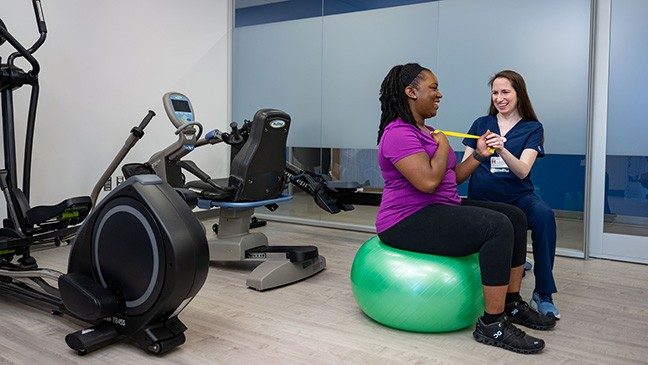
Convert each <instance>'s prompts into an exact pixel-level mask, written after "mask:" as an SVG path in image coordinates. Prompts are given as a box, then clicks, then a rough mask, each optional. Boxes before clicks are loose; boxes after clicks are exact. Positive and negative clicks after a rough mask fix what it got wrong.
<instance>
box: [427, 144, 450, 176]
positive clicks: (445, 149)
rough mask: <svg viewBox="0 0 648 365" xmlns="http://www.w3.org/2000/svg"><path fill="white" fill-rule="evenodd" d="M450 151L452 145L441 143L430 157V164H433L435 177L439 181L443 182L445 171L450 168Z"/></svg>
mask: <svg viewBox="0 0 648 365" xmlns="http://www.w3.org/2000/svg"><path fill="white" fill-rule="evenodd" d="M449 153H450V146H448V145H441V146H439V148H438V149H437V150H436V152H435V153H434V155H433V156H432V158H431V159H430V166H432V174H433V179H434V181H435V182H437V183H441V181H442V180H443V177H444V176H445V172H446V170H447V168H448V154H449Z"/></svg>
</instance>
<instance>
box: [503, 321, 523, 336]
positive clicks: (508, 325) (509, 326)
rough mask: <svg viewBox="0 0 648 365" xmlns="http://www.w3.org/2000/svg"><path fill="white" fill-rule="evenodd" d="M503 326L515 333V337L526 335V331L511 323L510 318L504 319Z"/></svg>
mask: <svg viewBox="0 0 648 365" xmlns="http://www.w3.org/2000/svg"><path fill="white" fill-rule="evenodd" d="M503 327H504V329H505V330H507V331H511V332H512V333H513V336H515V337H520V338H522V337H524V336H526V332H524V331H522V330H521V329H519V328H517V327H515V326H514V325H513V323H511V321H509V320H506V321H504V325H503Z"/></svg>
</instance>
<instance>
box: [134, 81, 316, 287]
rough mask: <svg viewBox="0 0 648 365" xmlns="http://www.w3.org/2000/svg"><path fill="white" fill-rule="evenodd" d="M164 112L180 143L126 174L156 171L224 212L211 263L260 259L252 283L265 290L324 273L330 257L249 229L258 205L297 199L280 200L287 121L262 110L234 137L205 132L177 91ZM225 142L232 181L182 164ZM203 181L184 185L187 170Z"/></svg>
mask: <svg viewBox="0 0 648 365" xmlns="http://www.w3.org/2000/svg"><path fill="white" fill-rule="evenodd" d="M163 104H164V109H165V111H166V114H167V116H168V117H169V120H170V121H171V123H172V124H173V125H174V126H175V127H176V134H177V135H178V136H179V137H178V141H176V142H175V143H173V144H172V145H170V146H168V147H167V148H165V149H164V150H162V151H160V152H158V153H155V154H154V155H153V156H152V157H151V158H150V159H149V161H148V162H147V163H144V164H131V165H130V166H125V167H124V168H123V169H122V170H123V172H124V175H125V176H129V175H132V174H136V173H156V174H158V175H159V176H161V177H162V178H163V179H165V180H166V181H167V182H169V183H170V184H171V185H172V186H177V187H185V188H190V189H192V190H194V191H196V192H197V193H198V196H199V199H198V206H199V207H201V208H203V209H210V208H212V207H219V208H220V209H219V228H218V233H217V238H216V239H213V240H210V242H209V252H210V260H211V261H261V264H260V265H258V266H257V267H256V268H255V269H254V270H253V271H252V272H251V273H250V274H249V276H248V278H247V286H248V287H251V288H253V289H256V290H266V289H271V288H275V287H279V286H284V285H287V284H290V283H293V282H296V281H299V280H302V279H305V278H308V277H310V276H312V275H315V274H316V273H318V272H320V271H322V270H323V269H324V268H325V267H326V259H325V258H324V257H323V256H320V255H319V252H318V249H317V247H316V246H274V245H269V244H268V238H267V237H266V236H265V235H264V234H263V233H260V232H253V233H251V232H250V225H249V223H250V220H251V217H252V214H253V213H254V210H255V208H257V207H262V206H265V207H267V208H268V209H270V210H275V209H277V208H278V204H279V203H281V202H285V201H288V200H290V199H291V198H292V197H290V196H283V195H281V194H282V192H283V190H284V189H285V185H286V182H287V180H286V175H285V173H284V169H285V167H286V157H285V151H286V140H287V136H288V130H289V127H290V116H288V114H286V113H284V112H282V111H280V110H275V109H262V110H259V111H258V112H257V113H256V115H255V116H254V119H253V120H252V121H251V122H246V123H245V124H244V125H243V127H242V128H241V129H238V128H236V127H234V128H233V131H232V132H231V133H221V132H220V131H218V130H214V131H211V132H209V133H206V135H205V137H204V138H202V139H201V138H200V136H201V134H202V130H203V128H202V125H201V124H200V123H199V122H197V121H196V118H195V115H194V111H193V107H192V105H191V101H190V100H189V98H187V97H186V96H185V95H182V94H180V93H176V92H170V93H166V94H165V95H164V96H163ZM220 142H226V143H228V144H230V145H232V146H233V152H232V153H233V154H234V157H233V159H232V164H231V168H230V176H229V178H228V179H225V180H224V181H223V180H215V179H212V178H211V177H209V175H208V174H206V173H205V172H204V171H202V170H201V169H200V168H199V167H198V166H197V165H196V164H195V163H194V162H193V161H189V160H182V159H181V158H182V157H184V156H186V155H187V154H188V153H189V152H191V151H192V150H194V148H196V147H199V146H204V145H207V144H216V143H220ZM183 169H184V170H186V171H189V172H190V173H192V174H193V175H196V176H197V177H199V178H200V179H201V180H200V181H191V182H185V178H184V176H183V174H182V170H183Z"/></svg>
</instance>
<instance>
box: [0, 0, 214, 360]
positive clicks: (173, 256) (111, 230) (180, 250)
mask: <svg viewBox="0 0 648 365" xmlns="http://www.w3.org/2000/svg"><path fill="white" fill-rule="evenodd" d="M32 2H33V6H34V12H35V14H36V19H37V23H38V27H39V31H40V33H41V37H40V38H39V41H37V42H36V43H35V45H34V46H32V47H31V48H30V49H29V50H27V49H25V48H24V47H23V46H22V45H21V44H20V43H19V42H18V41H17V40H16V39H15V38H14V37H13V36H12V35H11V34H10V33H9V32H8V31H7V30H6V27H5V26H4V23H3V22H2V21H1V20H0V41H1V40H2V39H6V40H7V41H8V42H9V43H10V44H11V45H12V46H13V47H14V48H15V49H16V51H17V52H16V53H13V54H12V55H11V56H10V57H9V60H8V63H7V64H0V81H1V83H0V90H1V92H2V121H3V127H4V128H3V137H4V142H5V168H4V169H2V170H0V182H1V183H2V191H3V193H4V196H5V198H6V200H7V209H8V217H9V219H8V222H5V223H6V224H9V225H10V226H9V227H5V228H3V229H2V230H1V231H0V292H2V293H4V294H8V295H12V296H14V297H16V298H18V299H20V300H24V301H27V302H29V303H30V304H33V305H35V306H39V307H45V308H48V309H50V310H52V312H53V313H55V314H68V315H70V316H73V317H75V318H78V319H80V320H82V321H85V322H88V323H90V324H92V326H91V327H89V328H86V329H83V330H80V331H77V332H74V333H71V334H69V335H67V336H66V338H65V340H66V343H67V344H68V346H70V347H71V348H72V349H73V350H75V351H76V352H77V353H78V354H80V355H83V354H86V353H88V352H90V351H93V350H95V349H98V348H100V347H103V346H105V345H108V344H110V343H112V342H113V341H116V340H118V339H120V338H125V339H128V340H130V341H133V342H135V343H136V344H137V345H139V346H140V347H141V348H143V349H144V350H146V351H148V352H151V353H155V354H161V353H164V352H167V351H169V350H171V349H173V348H175V347H177V346H179V345H181V344H182V343H184V342H185V335H184V331H185V330H186V327H185V326H184V324H183V323H182V322H181V321H180V320H179V319H178V314H179V313H180V312H181V311H182V310H183V309H184V308H185V307H186V305H187V304H188V303H189V302H190V301H191V299H193V297H194V296H195V295H196V293H197V292H198V290H199V289H200V288H201V287H202V285H203V283H204V281H205V279H206V276H207V270H208V267H209V253H208V248H207V241H206V238H205V231H204V228H203V227H202V225H201V224H200V222H199V221H198V220H197V219H196V218H195V217H194V215H193V214H192V212H191V209H190V208H189V205H188V204H187V201H185V200H184V199H182V198H181V196H180V195H179V194H178V193H177V192H176V191H175V190H174V189H173V188H171V187H170V186H169V185H168V184H166V183H164V182H162V181H161V180H160V179H159V178H158V177H156V176H136V177H132V178H130V179H128V180H126V181H125V182H124V183H122V184H120V185H119V186H118V187H117V188H116V189H115V190H113V191H112V192H111V193H110V194H108V195H107V196H106V197H105V198H104V199H103V200H102V201H101V202H100V203H99V204H97V205H96V207H95V208H94V209H93V210H92V213H91V214H90V215H89V216H88V217H87V218H86V219H85V222H84V223H83V225H82V226H81V227H80V228H79V230H78V234H77V235H76V238H75V239H74V241H73V243H72V247H71V250H70V258H69V263H68V272H67V274H63V273H61V272H58V271H55V270H51V269H43V268H38V265H37V264H36V260H35V259H34V258H33V257H31V256H30V255H29V252H30V245H31V244H32V243H35V242H37V241H40V239H41V238H42V237H44V235H40V233H34V232H33V231H31V230H25V229H24V227H23V226H22V225H21V224H20V223H21V222H20V219H21V217H23V215H22V214H23V213H25V212H26V214H25V217H27V218H28V219H33V218H34V217H33V216H34V215H35V216H37V217H41V219H44V220H43V222H52V223H53V224H52V225H48V226H47V227H48V229H47V230H45V229H43V231H45V232H48V234H51V235H48V236H47V237H49V238H51V237H61V235H62V234H61V233H60V230H61V229H59V230H56V229H54V228H52V227H55V226H57V225H58V224H59V223H60V224H64V225H66V226H67V225H69V224H71V223H72V222H75V221H80V220H82V219H83V218H82V215H81V212H78V213H75V212H77V211H78V210H77V209H76V208H75V204H70V203H69V202H68V201H66V202H68V203H66V202H63V203H61V204H59V205H56V206H53V207H44V208H42V209H40V210H37V211H36V213H39V214H36V213H30V211H31V210H30V209H27V210H26V211H24V210H21V208H23V207H22V206H20V203H19V204H18V206H17V205H16V204H15V191H16V190H17V189H16V188H15V171H16V170H15V146H14V144H13V122H14V121H13V99H12V95H11V92H12V91H13V90H14V89H16V88H18V87H20V86H22V85H25V84H30V85H32V86H33V89H32V95H31V100H30V111H29V115H30V117H29V120H30V122H29V125H28V130H29V129H30V128H31V132H29V131H28V138H27V143H26V152H25V153H26V157H25V161H26V167H30V164H29V163H27V161H28V160H29V161H30V160H31V141H32V139H31V137H29V134H30V133H31V134H32V135H33V124H34V121H35V113H36V105H37V97H38V87H37V85H38V83H37V75H38V70H39V65H38V62H37V61H36V59H35V58H34V57H33V56H32V53H33V52H34V51H35V50H36V49H37V48H38V47H39V46H40V45H41V44H42V42H43V41H44V38H45V32H46V27H45V21H44V18H43V15H42V14H43V13H42V9H41V4H40V0H32ZM19 56H22V57H25V58H26V59H27V60H28V62H29V63H30V64H31V66H32V69H31V70H30V71H29V72H25V71H24V70H22V69H20V68H18V67H16V66H15V65H14V63H13V60H15V58H16V57H19ZM154 115H155V113H153V112H152V111H149V113H148V115H147V116H146V117H145V118H144V120H143V121H142V122H141V123H140V125H139V126H137V127H134V128H133V129H132V130H131V135H130V136H129V138H128V139H127V141H126V143H125V144H124V147H122V149H121V151H120V152H119V153H118V155H117V156H116V157H115V159H114V160H113V162H112V163H111V164H110V166H109V167H108V169H107V170H106V172H105V173H104V176H103V177H102V178H101V179H100V180H99V182H98V183H97V185H96V186H95V189H94V191H93V198H90V197H81V198H79V199H80V201H83V206H86V207H87V209H86V212H85V213H83V214H85V215H87V214H88V213H87V212H89V211H90V207H91V206H92V202H93V201H95V202H96V200H97V197H98V194H99V191H100V188H101V185H102V184H103V182H104V181H106V176H110V175H111V174H112V172H113V171H114V169H115V168H116V167H117V166H118V165H119V163H121V161H122V160H123V158H124V156H125V155H126V154H127V153H128V151H129V150H130V149H131V148H132V147H133V146H134V145H135V143H137V141H138V140H139V139H140V138H141V137H142V136H143V134H144V128H145V127H146V125H147V124H148V123H149V121H150V120H151V118H153V116H154ZM9 132H10V133H9ZM28 172H29V170H28V169H26V173H27V174H28ZM26 186H27V187H28V186H29V184H27V185H26ZM25 191H28V190H27V189H25ZM26 195H27V194H25V196H26ZM186 196H187V197H188V198H191V196H189V195H186ZM19 199H20V198H19ZM193 201H194V203H195V199H194V200H193ZM73 203H74V201H73ZM32 209H34V208H32ZM32 212H33V211H32ZM57 212H58V213H57ZM46 216H49V217H50V218H42V217H46ZM71 216H73V217H72V218H71V219H69V217H71ZM57 222H58V223H57ZM11 224H13V225H11ZM72 228H74V231H76V228H77V227H72ZM62 230H64V231H65V233H64V234H65V235H68V234H69V233H70V232H72V231H70V230H69V229H68V228H62ZM40 242H42V241H40ZM18 256H19V257H20V258H18V259H17V260H16V257H18ZM25 258H29V259H30V261H29V262H27V263H26V260H25ZM46 280H54V281H57V282H58V288H57V287H55V286H53V285H51V284H50V283H49V282H48V281H46Z"/></svg>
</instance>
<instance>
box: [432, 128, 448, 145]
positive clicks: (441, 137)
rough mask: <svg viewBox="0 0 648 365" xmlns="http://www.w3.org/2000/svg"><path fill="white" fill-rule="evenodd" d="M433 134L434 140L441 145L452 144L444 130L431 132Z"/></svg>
mask: <svg viewBox="0 0 648 365" xmlns="http://www.w3.org/2000/svg"><path fill="white" fill-rule="evenodd" d="M430 134H431V135H432V138H433V139H434V141H435V142H436V143H437V144H438V145H439V147H441V146H448V147H449V146H450V141H448V136H446V135H445V134H444V133H443V132H437V131H435V132H432V133H430Z"/></svg>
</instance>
